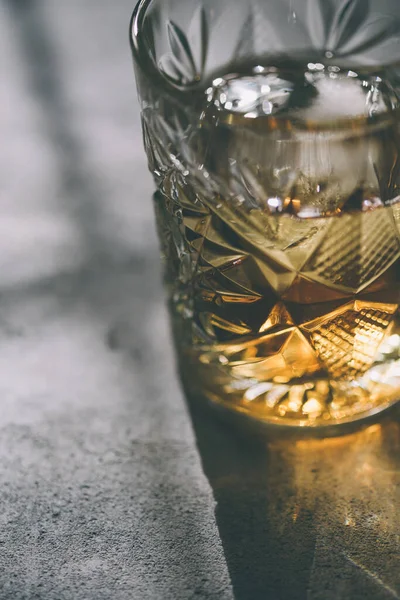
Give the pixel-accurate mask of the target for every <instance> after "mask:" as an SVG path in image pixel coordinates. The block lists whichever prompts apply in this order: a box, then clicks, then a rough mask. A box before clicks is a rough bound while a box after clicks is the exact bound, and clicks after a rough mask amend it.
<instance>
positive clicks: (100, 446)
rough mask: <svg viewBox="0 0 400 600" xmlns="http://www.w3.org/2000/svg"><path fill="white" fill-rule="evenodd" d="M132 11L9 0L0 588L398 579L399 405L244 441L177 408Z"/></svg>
mask: <svg viewBox="0 0 400 600" xmlns="http://www.w3.org/2000/svg"><path fill="white" fill-rule="evenodd" d="M131 9H132V6H131V3H130V2H129V1H127V0H118V2H107V1H106V0H84V1H83V0H68V2H64V1H61V0H60V1H59V0H42V1H40V0H30V1H29V0H0V65H1V73H2V77H1V78H0V86H1V90H0V98H1V110H0V130H1V133H2V136H1V139H2V143H1V145H0V198H1V205H0V206H1V215H0V267H1V268H0V346H1V351H0V389H1V400H0V600H22V599H24V600H30V599H38V600H67V599H71V600H89V599H93V600H102V599H105V600H106V599H107V600H109V599H113V600H125V599H126V600H131V599H138V600H141V599H144V600H146V599H150V600H158V599H166V600H168V599H171V600H186V599H190V598H194V597H197V598H216V599H220V598H221V599H231V598H236V599H237V600H247V599H251V600H252V599H258V598H260V599H262V598H265V599H270V598H271V599H272V600H275V599H279V600H280V599H282V600H296V599H299V600H302V599H307V600H334V599H335V600H336V599H343V598H344V599H347V598H349V599H350V600H355V599H358V598H360V599H361V598H371V599H373V600H375V599H376V600H381V599H382V600H383V599H386V598H387V599H392V598H399V597H400V560H399V533H400V515H399V500H400V493H399V483H400V476H399V448H400V442H399V439H400V438H399V415H398V414H396V413H394V414H392V415H391V416H389V417H387V418H386V420H384V421H383V422H382V423H381V424H380V425H377V426H375V427H373V428H372V429H368V430H367V431H363V432H360V433H358V434H355V435H353V436H348V437H346V438H343V439H341V440H330V441H314V442H304V441H299V440H297V441H296V440H273V441H271V440H270V441H269V442H268V441H267V442H257V443H256V442H254V444H250V443H248V442H245V441H244V439H242V438H241V437H240V436H236V435H235V434H234V433H232V432H231V431H230V430H229V428H227V427H225V426H223V425H220V424H219V422H217V421H214V420H213V419H211V418H210V416H209V415H208V414H207V413H203V412H201V411H199V410H197V409H196V407H195V406H193V407H192V408H191V412H190V411H189V410H188V408H187V407H186V404H185V402H184V399H183V397H182V394H181V391H180V389H179V385H178V383H177V378H176V375H175V371H174V360H173V352H172V346H171V341H170V336H169V330H168V324H167V319H166V313H165V309H164V305H163V297H162V289H161V285H160V274H159V261H158V250H157V241H156V238H155V234H154V223H153V213H152V207H151V203H150V194H151V190H152V184H151V180H150V176H149V175H148V174H147V170H146V164H145V160H144V154H143V151H142V148H141V136H140V129H139V117H138V108H137V103H136V99H135V91H134V80H133V74H132V67H131V61H130V56H129V47H128V39H127V28H128V22H129V17H130V12H131ZM3 74H4V75H3Z"/></svg>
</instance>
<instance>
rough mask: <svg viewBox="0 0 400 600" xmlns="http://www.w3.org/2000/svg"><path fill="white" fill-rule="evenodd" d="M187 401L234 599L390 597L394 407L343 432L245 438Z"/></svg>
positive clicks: (397, 587)
mask: <svg viewBox="0 0 400 600" xmlns="http://www.w3.org/2000/svg"><path fill="white" fill-rule="evenodd" d="M189 405H190V411H191V415H192V420H193V425H194V429H195V432H196V436H197V441H198V446H199V450H200V453H201V456H202V461H203V466H204V470H205V472H206V474H207V477H208V479H209V481H210V483H211V486H212V488H213V491H214V496H215V500H216V503H217V507H216V517H217V522H218V527H219V531H220V535H221V539H222V542H223V546H224V551H225V555H226V560H227V563H228V567H229V570H230V575H231V578H232V583H233V586H234V590H235V596H236V598H237V600H247V599H249V598H251V599H254V600H257V599H272V600H303V599H307V600H319V599H321V600H330V599H331V598H332V600H333V599H337V598H341V599H347V598H349V599H351V600H356V599H358V598H360V600H361V598H362V599H365V598H367V599H368V598H371V599H373V600H380V599H381V598H382V599H384V598H397V597H399V595H400V556H399V552H398V536H399V533H400V515H399V511H398V507H399V506H400V487H399V484H400V459H399V450H400V435H399V432H400V424H399V420H400V412H399V410H397V411H392V413H390V414H388V415H387V416H385V417H384V418H383V419H382V420H381V422H380V423H378V424H375V425H371V426H369V427H367V428H364V429H362V430H359V431H357V432H355V433H352V434H350V435H346V436H344V437H336V438H329V439H305V438H304V437H303V438H296V437H293V436H290V437H285V438H282V437H281V438H280V437H276V436H274V437H273V438H271V437H270V438H268V437H265V438H254V437H249V433H248V432H245V431H244V430H239V429H238V428H236V429H232V427H231V426H230V425H229V424H227V423H223V422H222V420H221V416H220V415H219V414H215V413H214V411H210V410H209V409H205V408H203V407H201V406H200V404H199V402H198V401H196V400H193V399H191V400H190V401H189Z"/></svg>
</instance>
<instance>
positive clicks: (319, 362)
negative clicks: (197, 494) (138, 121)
mask: <svg viewBox="0 0 400 600" xmlns="http://www.w3.org/2000/svg"><path fill="white" fill-rule="evenodd" d="M131 43H132V50H133V56H134V62H135V69H136V76H137V87H138V92H139V98H140V102H141V109H142V121H143V135H144V145H145V148H146V151H147V156H148V161H149V167H150V170H151V172H152V173H153V176H154V180H155V183H156V186H157V191H156V193H155V196H154V203H155V210H156V215H157V222H158V230H159V236H160V240H161V246H162V255H163V260H164V263H165V280H166V286H167V291H168V298H169V304H170V310H171V315H172V323H173V329H174V334H175V340H176V347H177V354H178V357H179V364H180V370H181V374H182V380H183V384H184V387H185V390H186V392H187V393H188V394H190V395H192V396H195V397H196V398H203V399H206V400H208V401H211V402H212V403H216V404H218V405H220V406H223V407H225V408H227V409H229V410H231V411H235V412H236V413H240V414H242V415H247V416H248V417H250V418H252V419H255V420H257V421H261V422H263V423H274V424H281V425H289V426H313V427H315V426H323V425H332V424H340V423H344V422H351V421H354V420H357V419H361V418H364V417H367V416H370V415H372V414H375V413H377V412H379V411H381V410H382V409H384V408H386V407H388V406H389V405H391V404H393V403H394V402H395V401H397V400H398V399H399V397H400V361H399V351H400V321H399V301H400V299H399V269H400V263H399V257H400V235H399V232H400V158H399V156H400V155H399V151H400V127H399V122H400V119H399V114H400V113H399V110H400V109H399V107H400V3H399V2H398V0H246V2H243V1H239V0H237V1H235V0H200V1H198V0H196V1H194V0H142V1H141V2H139V4H138V6H137V8H136V10H135V13H134V16H133V20H132V25H131Z"/></svg>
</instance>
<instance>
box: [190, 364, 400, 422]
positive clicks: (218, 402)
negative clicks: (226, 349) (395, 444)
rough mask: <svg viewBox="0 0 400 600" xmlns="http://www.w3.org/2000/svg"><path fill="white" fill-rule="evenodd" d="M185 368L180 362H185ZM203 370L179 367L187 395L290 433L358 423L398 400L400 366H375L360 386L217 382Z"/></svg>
mask: <svg viewBox="0 0 400 600" xmlns="http://www.w3.org/2000/svg"><path fill="white" fill-rule="evenodd" d="M181 365H182V361H181ZM202 367H204V366H200V368H199V366H197V368H196V369H194V368H193V366H192V367H189V366H188V362H187V361H185V363H184V366H181V373H182V380H183V384H184V388H185V391H186V393H187V395H188V396H189V397H191V398H202V399H204V400H205V401H206V402H208V403H210V404H211V405H215V406H218V407H220V408H223V409H226V410H228V411H229V412H230V413H235V414H236V415H237V416H241V417H245V418H246V419H250V420H251V421H253V422H257V423H259V424H261V425H262V424H264V425H273V426H279V427H282V426H283V427H286V428H328V427H336V426H339V425H344V424H350V423H357V422H359V421H363V420H365V419H369V418H371V417H374V416H375V415H377V414H379V413H381V412H383V411H385V410H387V409H388V408H390V407H391V406H393V405H394V404H396V403H397V402H398V401H399V400H400V394H399V374H400V361H395V362H393V363H391V364H389V365H387V364H386V365H377V366H375V367H373V368H371V369H370V370H369V371H368V373H366V374H364V375H363V376H362V377H360V378H359V379H358V380H356V381H335V380H332V379H329V378H328V377H322V376H321V377H314V378H313V379H308V380H306V381H305V380H297V381H296V380H295V381H292V382H290V383H276V382H269V381H256V380H249V379H243V380H238V379H236V380H232V379H229V378H227V377H225V378H224V377H223V376H222V375H221V372H220V377H219V378H218V379H216V378H215V377H213V376H212V374H211V372H210V373H209V374H208V375H207V369H204V368H202Z"/></svg>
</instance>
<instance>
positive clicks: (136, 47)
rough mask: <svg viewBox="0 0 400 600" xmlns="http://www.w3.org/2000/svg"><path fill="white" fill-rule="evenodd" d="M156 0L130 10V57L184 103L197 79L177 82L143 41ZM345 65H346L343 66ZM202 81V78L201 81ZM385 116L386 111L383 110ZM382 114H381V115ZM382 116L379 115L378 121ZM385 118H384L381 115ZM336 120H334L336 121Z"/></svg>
mask: <svg viewBox="0 0 400 600" xmlns="http://www.w3.org/2000/svg"><path fill="white" fill-rule="evenodd" d="M157 1H158V0H138V1H137V3H136V5H135V8H134V10H133V14H132V17H131V21H130V27H129V38H130V45H131V50H132V54H133V58H134V60H135V62H136V64H137V66H138V67H139V69H140V70H141V71H142V73H143V74H144V75H145V76H146V77H147V78H148V79H149V81H150V83H151V85H152V86H153V87H156V88H159V89H160V90H161V92H162V93H163V94H165V95H166V96H168V97H170V99H171V100H173V101H175V102H176V103H178V104H179V103H182V102H185V103H187V100H188V97H190V95H191V93H194V92H196V91H198V90H199V81H196V82H193V84H192V85H187V84H186V85H185V86H180V85H179V84H176V83H174V82H173V81H171V80H170V79H169V78H168V77H166V76H165V74H163V73H162V71H161V70H160V69H159V68H158V66H157V63H156V62H155V57H154V56H153V54H152V52H151V51H150V49H149V48H148V44H147V43H146V39H145V37H144V33H143V29H144V22H145V19H146V17H147V16H148V10H149V8H150V7H151V6H152V5H153V4H155V3H156V2H157ZM357 67H359V65H357V64H354V68H357ZM363 67H364V69H365V70H369V71H370V73H371V74H373V73H374V72H376V71H377V70H378V65H374V64H371V65H368V66H367V65H363ZM346 68H347V67H346ZM348 68H350V69H352V68H353V66H352V63H349V65H348ZM384 68H385V69H392V68H395V69H400V58H397V57H396V59H394V60H392V61H391V62H389V63H388V64H385V66H384ZM203 83H204V82H203ZM394 112H395V113H396V114H398V115H400V107H396V108H395V109H394ZM385 116H387V114H386V113H385ZM381 117H384V115H381ZM351 120H352V119H351V118H346V117H344V118H343V119H342V120H341V122H342V125H347V124H348V123H349V122H351ZM374 120H375V118H374V117H372V118H371V117H367V118H366V117H365V116H362V117H360V123H361V122H364V124H365V122H366V123H368V125H371V124H372V123H373V122H374ZM380 120H381V119H379V121H380ZM382 120H384V119H382ZM335 122H336V121H335ZM331 124H332V123H331V120H329V119H327V120H326V119H323V120H322V121H314V120H311V121H310V122H309V125H310V126H312V127H314V128H315V127H316V128H317V129H320V130H326V129H330V128H331Z"/></svg>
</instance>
